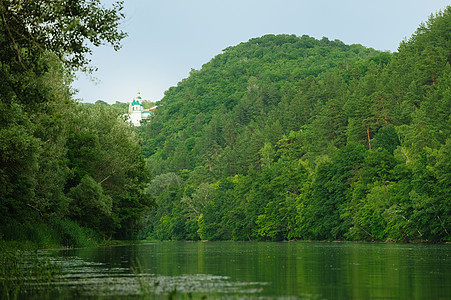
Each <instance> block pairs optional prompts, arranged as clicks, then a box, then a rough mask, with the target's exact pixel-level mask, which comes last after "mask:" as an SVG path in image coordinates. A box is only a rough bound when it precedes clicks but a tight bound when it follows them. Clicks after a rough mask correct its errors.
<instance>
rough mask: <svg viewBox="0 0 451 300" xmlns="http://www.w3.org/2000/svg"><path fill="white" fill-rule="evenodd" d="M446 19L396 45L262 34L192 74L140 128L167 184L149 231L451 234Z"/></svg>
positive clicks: (187, 234) (180, 235)
mask: <svg viewBox="0 0 451 300" xmlns="http://www.w3.org/2000/svg"><path fill="white" fill-rule="evenodd" d="M450 20H451V7H446V8H445V9H444V10H443V11H441V12H439V13H437V14H436V15H433V16H431V18H430V19H429V20H428V21H427V22H426V23H424V24H421V25H420V27H419V29H418V30H417V31H416V32H415V34H414V35H413V36H412V37H411V38H410V39H409V40H406V41H403V42H402V43H401V44H400V46H399V51H398V52H397V53H393V54H392V53H387V52H379V51H375V50H373V49H368V48H365V47H363V46H360V45H345V44H343V43H342V42H340V41H329V40H328V39H327V38H323V39H321V40H316V39H314V38H311V37H308V36H302V37H297V36H294V35H266V36H263V37H260V38H254V39H251V40H249V41H248V42H246V43H241V44H239V45H237V46H233V47H229V48H227V49H224V50H223V53H222V54H219V55H217V56H216V57H215V58H213V59H212V60H211V61H210V62H208V63H206V64H205V65H203V66H202V69H201V70H192V71H191V73H190V76H189V77H188V78H186V79H184V80H182V81H181V82H180V83H179V84H178V85H177V86H176V87H172V88H170V89H169V90H168V91H166V93H165V97H164V98H163V99H162V100H161V101H160V102H159V103H158V107H159V108H158V110H157V111H156V113H155V116H154V118H153V119H152V122H150V123H148V124H147V125H146V126H144V127H142V128H141V129H140V133H141V136H142V137H143V140H144V152H145V153H146V155H147V156H148V158H147V162H146V163H147V168H148V169H149V171H150V173H151V175H152V178H154V181H152V185H151V186H154V183H155V182H157V181H158V182H160V181H162V180H163V181H165V182H166V183H163V182H161V183H160V184H159V186H160V187H162V188H163V187H164V191H160V192H159V193H154V192H151V193H152V195H153V196H155V197H156V201H157V203H158V205H159V206H158V208H157V210H156V211H155V212H154V213H153V214H152V215H150V216H149V219H148V220H147V227H146V229H145V232H146V234H144V235H143V236H149V237H153V238H159V239H199V238H200V239H208V240H216V239H238V240H248V239H251V240H255V239H257V240H289V239H316V240H318V239H319V240H334V239H340V240H342V239H350V240H380V241H384V240H395V241H412V240H413V241H417V240H427V241H435V242H436V241H444V240H449V238H450V235H449V231H450V230H451V229H450V226H449V224H450V220H449V216H450V213H449V207H450V202H449V199H451V197H450V193H449V192H450V191H449V186H451V182H450V178H449V176H447V174H448V175H449V164H448V163H446V162H447V161H449V160H450V157H449V151H448V150H447V149H448V147H449V143H450V141H449V136H450V135H449V133H450V111H449V107H450V105H449V104H450V103H449V101H450V99H451V98H450V95H451V94H450V85H449V83H450V82H449V79H450V78H451V77H450V74H451V73H450V70H451V67H450V63H451V52H450V49H451V47H450V40H451V39H450V35H449V33H450V32H451V31H450V30H449V29H450V27H449V24H450ZM168 174H171V176H178V179H179V180H177V184H176V185H175V184H172V183H171V182H173V180H172V179H170V177H169V176H168ZM156 190H157V189H156V188H152V191H156Z"/></svg>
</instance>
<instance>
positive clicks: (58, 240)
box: [0, 0, 154, 246]
mask: <svg viewBox="0 0 451 300" xmlns="http://www.w3.org/2000/svg"><path fill="white" fill-rule="evenodd" d="M121 9H122V6H121V3H117V4H115V5H113V7H112V8H105V7H103V6H102V5H101V4H100V1H98V0H90V1H88V0H78V1H0V14H1V19H0V65H1V67H0V215H1V219H0V240H1V241H10V240H14V241H20V242H24V241H31V242H34V243H36V244H38V245H44V246H49V245H64V246H84V245H89V244H95V243H97V242H98V241H100V240H103V239H106V238H111V237H113V238H126V239H130V238H133V237H134V236H135V235H136V232H137V230H138V229H139V228H140V227H141V225H140V220H141V219H142V216H143V215H145V214H147V213H148V211H149V209H150V208H151V207H152V206H153V204H154V201H153V200H152V198H151V197H150V195H147V194H145V193H144V188H145V186H146V183H147V182H148V172H147V171H146V169H145V162H144V157H143V155H142V153H141V145H140V143H139V136H138V134H137V132H136V130H135V129H134V128H133V127H132V126H131V125H130V124H128V123H126V122H124V120H123V118H121V117H120V116H121V115H122V114H123V113H122V112H120V111H119V109H118V107H113V106H112V107H109V106H105V105H100V104H99V105H91V106H89V105H82V104H80V103H77V102H76V101H74V100H73V91H72V90H71V88H70V83H71V81H72V79H73V74H74V71H76V70H85V71H87V72H89V71H90V70H92V69H94V67H93V66H92V65H91V64H90V61H89V54H90V53H91V48H92V47H94V46H99V45H102V44H110V45H111V46H113V47H114V48H116V49H119V48H120V41H121V40H122V39H123V38H124V37H125V33H123V32H121V31H119V30H118V24H119V22H120V20H121V19H122V18H123V17H124V16H123V15H122V13H121Z"/></svg>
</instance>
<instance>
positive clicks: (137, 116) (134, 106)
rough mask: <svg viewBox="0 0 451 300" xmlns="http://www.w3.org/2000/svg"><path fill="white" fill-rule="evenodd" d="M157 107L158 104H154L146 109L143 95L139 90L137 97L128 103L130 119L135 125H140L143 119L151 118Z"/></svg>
mask: <svg viewBox="0 0 451 300" xmlns="http://www.w3.org/2000/svg"><path fill="white" fill-rule="evenodd" d="M156 109H157V106H154V107H151V108H150V109H148V110H145V109H144V107H143V104H142V98H141V95H140V93H139V92H138V96H136V98H135V99H133V101H132V102H130V104H129V105H128V119H129V120H130V122H132V124H133V126H140V125H141V120H145V119H148V118H150V116H151V114H152V112H154V111H155V110H156Z"/></svg>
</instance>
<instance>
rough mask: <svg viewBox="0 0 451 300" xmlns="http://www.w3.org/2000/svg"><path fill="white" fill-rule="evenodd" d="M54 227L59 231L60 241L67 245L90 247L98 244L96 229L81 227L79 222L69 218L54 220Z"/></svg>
mask: <svg viewBox="0 0 451 300" xmlns="http://www.w3.org/2000/svg"><path fill="white" fill-rule="evenodd" d="M52 227H53V228H54V230H55V231H56V232H57V234H58V237H59V242H60V244H61V245H63V246H67V247H88V246H93V245H96V244H97V243H98V241H99V237H98V236H97V234H96V233H95V231H94V230H92V229H90V228H85V227H81V226H80V225H78V223H77V222H75V221H71V220H68V219H58V220H54V221H53V224H52Z"/></svg>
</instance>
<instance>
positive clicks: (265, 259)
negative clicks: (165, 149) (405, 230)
mask: <svg viewBox="0 0 451 300" xmlns="http://www.w3.org/2000/svg"><path fill="white" fill-rule="evenodd" d="M40 255H42V256H43V257H46V258H48V257H50V258H51V259H52V261H53V262H55V263H56V264H59V265H60V266H62V270H63V273H62V275H60V277H59V278H57V280H56V281H55V282H54V283H51V284H50V285H48V286H45V287H44V288H43V287H42V286H40V287H38V288H40V289H43V292H44V291H45V293H47V294H46V295H47V296H46V297H49V294H50V296H51V297H63V298H65V299H70V298H86V297H91V298H98V297H103V298H112V299H122V298H124V297H128V298H131V297H143V298H149V299H160V298H161V299H167V298H168V297H170V296H176V298H181V299H189V298H190V297H193V298H201V297H203V296H207V299H208V298H227V299H234V298H242V299H250V298H252V299H255V298H257V297H259V298H263V299H277V298H279V299H451V245H417V244H365V243H307V242H286V243H261V242H156V243H146V244H139V245H131V246H116V247H98V248H87V249H70V250H60V251H43V252H41V253H40ZM38 294H39V293H38Z"/></svg>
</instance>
